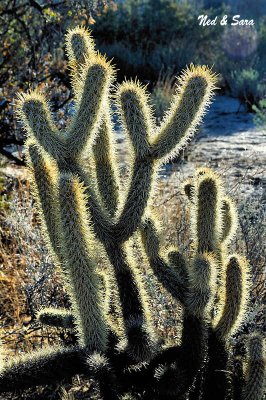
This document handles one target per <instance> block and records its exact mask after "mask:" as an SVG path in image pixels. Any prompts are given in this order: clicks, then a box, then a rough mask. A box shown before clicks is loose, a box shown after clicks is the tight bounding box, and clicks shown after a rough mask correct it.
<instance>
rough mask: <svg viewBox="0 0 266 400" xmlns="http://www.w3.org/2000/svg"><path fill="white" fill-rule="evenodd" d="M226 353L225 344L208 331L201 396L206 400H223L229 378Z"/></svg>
mask: <svg viewBox="0 0 266 400" xmlns="http://www.w3.org/2000/svg"><path fill="white" fill-rule="evenodd" d="M227 363H228V352H227V349H226V347H225V343H224V342H223V341H222V340H221V339H220V338H219V337H218V336H217V334H216V333H215V332H214V331H213V330H212V329H210V331H209V337H208V358H207V365H206V371H205V379H204V385H203V395H204V399H206V400H213V399H214V398H215V399H216V398H217V400H224V399H225V398H226V392H227V387H228V379H229V376H228V374H227V373H226V371H227V369H228V364H227Z"/></svg>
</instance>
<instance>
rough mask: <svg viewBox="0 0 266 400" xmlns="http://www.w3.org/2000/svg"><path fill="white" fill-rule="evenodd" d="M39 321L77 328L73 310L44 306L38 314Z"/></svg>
mask: <svg viewBox="0 0 266 400" xmlns="http://www.w3.org/2000/svg"><path fill="white" fill-rule="evenodd" d="M36 318H37V321H39V322H40V323H41V324H43V325H48V326H54V327H57V328H67V329H74V328H75V323H74V321H75V317H74V315H73V313H72V312H71V311H68V310H65V309H58V308H43V309H41V310H39V311H38V313H37V315H36Z"/></svg>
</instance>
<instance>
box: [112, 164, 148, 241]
mask: <svg viewBox="0 0 266 400" xmlns="http://www.w3.org/2000/svg"><path fill="white" fill-rule="evenodd" d="M154 167H155V166H154V162H153V160H152V159H150V158H145V159H142V158H136V160H135V162H134V166H133V170H132V176H131V182H130V186H129V190H128V193H127V196H126V201H125V204H124V207H123V210H122V212H121V214H120V216H119V221H118V222H117V224H116V225H115V226H114V235H115V237H116V238H117V240H121V241H123V242H124V241H126V240H127V239H129V237H130V236H132V235H133V233H134V232H135V231H136V230H137V229H138V227H139V225H140V223H141V219H142V216H143V214H144V211H145V209H146V207H147V202H148V199H149V197H150V194H151V190H152V181H153V177H154V172H155V171H154V170H155V168H154Z"/></svg>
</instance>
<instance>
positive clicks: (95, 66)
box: [67, 54, 114, 157]
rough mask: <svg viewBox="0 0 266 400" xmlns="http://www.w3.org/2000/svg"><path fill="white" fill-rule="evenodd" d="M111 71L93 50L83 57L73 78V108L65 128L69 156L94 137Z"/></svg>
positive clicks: (110, 82)
mask: <svg viewBox="0 0 266 400" xmlns="http://www.w3.org/2000/svg"><path fill="white" fill-rule="evenodd" d="M113 75H114V71H113V68H112V67H111V64H110V63H108V62H107V61H106V59H105V58H104V57H102V56H100V55H98V54H97V55H96V56H95V57H92V58H91V59H89V60H87V62H86V64H85V65H84V70H83V71H82V73H81V74H80V75H79V79H76V81H75V85H76V87H75V92H76V97H77V101H78V104H77V111H76V114H75V117H74V119H73V121H72V124H71V126H70V128H69V129H68V132H67V146H68V150H69V152H70V154H71V155H72V156H73V154H74V156H75V157H78V156H79V155H80V154H81V151H83V150H84V148H85V147H86V144H87V142H88V140H89V139H90V138H92V137H94V134H95V133H96V131H97V129H98V127H99V124H100V122H101V113H102V111H103V109H104V107H105V104H106V101H107V97H108V92H109V89H110V86H111V84H112V81H113Z"/></svg>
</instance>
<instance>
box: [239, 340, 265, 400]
mask: <svg viewBox="0 0 266 400" xmlns="http://www.w3.org/2000/svg"><path fill="white" fill-rule="evenodd" d="M245 380H246V382H245V384H244V388H243V393H242V399H243V400H263V398H264V396H265V394H266V392H265V383H266V362H265V346H264V343H263V337H262V336H261V335H260V334H258V333H255V334H253V335H252V336H251V337H250V338H249V341H248V366H247V371H246V376H245Z"/></svg>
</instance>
